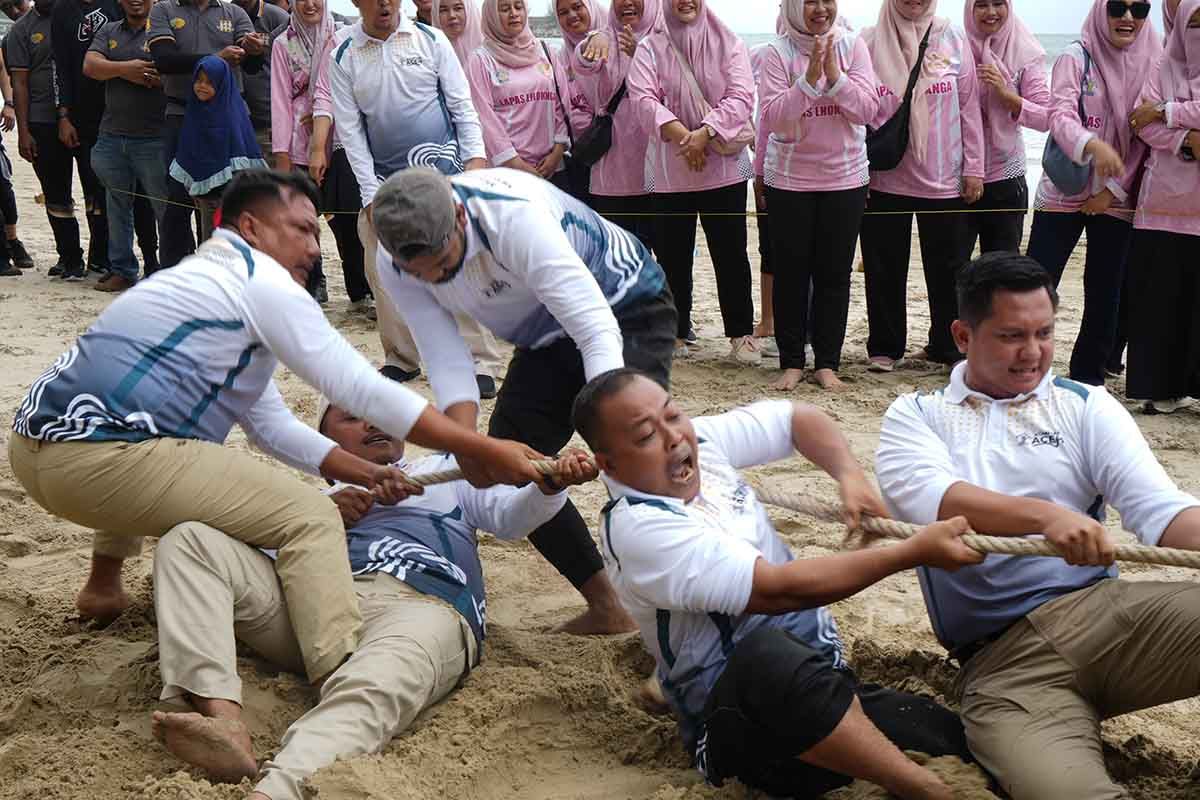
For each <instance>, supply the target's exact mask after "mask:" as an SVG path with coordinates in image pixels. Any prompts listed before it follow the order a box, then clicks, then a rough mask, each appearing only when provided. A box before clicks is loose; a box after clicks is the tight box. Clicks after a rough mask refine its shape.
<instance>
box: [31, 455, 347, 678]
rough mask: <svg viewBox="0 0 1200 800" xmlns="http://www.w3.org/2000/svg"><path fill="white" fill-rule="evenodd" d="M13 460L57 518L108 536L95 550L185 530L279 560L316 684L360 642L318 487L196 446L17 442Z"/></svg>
mask: <svg viewBox="0 0 1200 800" xmlns="http://www.w3.org/2000/svg"><path fill="white" fill-rule="evenodd" d="M8 457H9V461H10V462H11V464H12V470H13V473H14V474H15V475H16V476H17V480H19V481H20V482H21V483H22V485H24V487H25V489H26V490H27V491H28V492H29V494H30V496H31V497H33V499H34V500H35V501H36V502H37V504H38V505H40V506H41V507H42V508H44V509H46V510H47V511H49V512H50V513H51V514H54V515H55V516H58V517H62V518H63V519H67V520H70V521H71V522H74V523H76V524H77V525H83V526H85V527H88V528H93V529H95V530H97V531H104V532H105V533H104V534H102V535H98V536H97V548H96V552H97V553H99V554H101V555H114V556H117V557H123V556H125V555H129V554H134V553H136V552H137V549H138V547H140V541H139V542H136V543H135V544H134V545H131V546H128V547H120V546H117V545H119V542H120V540H122V539H124V540H126V541H130V540H131V537H141V536H163V535H164V534H166V532H167V531H169V530H171V529H172V528H174V527H175V526H176V525H179V524H180V523H182V522H189V521H196V522H202V523H205V524H207V525H211V526H212V527H214V528H216V529H217V530H219V531H221V532H223V533H224V534H226V535H227V536H231V537H233V538H234V539H239V540H241V541H243V542H246V543H247V544H251V545H254V546H256V547H271V548H276V549H278V550H279V563H278V565H277V569H278V572H279V578H280V580H281V581H282V582H283V592H284V594H285V595H286V596H287V598H288V603H289V605H290V606H291V607H292V609H293V610H294V611H295V615H294V617H293V619H294V624H295V629H296V630H295V633H296V638H297V640H298V641H299V642H300V650H301V653H302V654H303V659H304V666H305V669H306V671H307V673H308V677H309V679H310V680H316V679H317V678H320V677H322V676H324V675H327V674H329V673H330V672H332V671H333V670H334V669H336V668H337V666H338V664H340V663H341V662H342V661H343V660H344V659H345V658H346V656H347V655H349V654H350V653H352V652H354V649H355V647H356V646H357V644H358V631H359V628H360V627H361V625H362V618H361V617H360V615H359V611H358V602H357V600H356V598H355V595H354V583H353V579H352V578H351V575H350V564H349V561H348V560H347V558H346V532H345V527H344V526H343V525H342V519H341V515H340V514H339V513H338V510H337V507H336V506H335V505H334V504H333V502H332V501H331V500H330V499H329V498H328V497H325V496H324V495H322V494H321V493H320V492H318V491H316V490H315V489H314V488H313V487H311V486H309V485H307V484H305V483H304V482H302V481H300V480H299V479H297V478H295V477H293V476H291V475H289V474H287V473H286V472H284V471H283V470H281V469H275V468H272V467H270V466H267V465H265V464H263V463H262V462H261V461H259V460H257V459H256V458H254V457H253V456H251V455H249V454H246V453H239V452H237V451H235V450H231V449H229V448H227V447H222V446H221V445H219V444H214V443H212V442H203V441H199V440H196V439H167V438H162V439H150V440H148V441H145V442H138V443H136V444H134V443H129V442H42V441H39V440H36V439H29V438H27V437H25V436H21V435H20V434H17V433H13V434H12V435H11V437H10V438H9V445H8Z"/></svg>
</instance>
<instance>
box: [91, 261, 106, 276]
mask: <svg viewBox="0 0 1200 800" xmlns="http://www.w3.org/2000/svg"><path fill="white" fill-rule="evenodd" d="M87 271H88V272H94V273H96V274H97V275H107V274H108V273H109V272H110V270H109V268H108V265H107V264H96V263H92V262H89V263H88V266H87Z"/></svg>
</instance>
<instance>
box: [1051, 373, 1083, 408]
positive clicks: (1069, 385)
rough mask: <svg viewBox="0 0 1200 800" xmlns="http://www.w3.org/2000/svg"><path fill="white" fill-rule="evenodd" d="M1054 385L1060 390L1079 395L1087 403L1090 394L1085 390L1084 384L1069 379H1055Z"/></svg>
mask: <svg viewBox="0 0 1200 800" xmlns="http://www.w3.org/2000/svg"><path fill="white" fill-rule="evenodd" d="M1054 385H1055V386H1057V387H1058V388H1060V389H1066V390H1067V391H1068V392H1071V393H1073V394H1077V395H1079V396H1080V397H1081V398H1083V402H1085V403H1086V402H1087V399H1088V395H1089V394H1090V392H1089V391H1088V390H1087V389H1086V388H1084V386H1083V384H1081V383H1076V382H1075V381H1073V380H1070V379H1069V378H1063V377H1055V379H1054Z"/></svg>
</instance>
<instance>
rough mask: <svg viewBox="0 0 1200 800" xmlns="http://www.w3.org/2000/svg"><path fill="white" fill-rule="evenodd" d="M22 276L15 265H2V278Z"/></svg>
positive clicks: (0, 264)
mask: <svg viewBox="0 0 1200 800" xmlns="http://www.w3.org/2000/svg"><path fill="white" fill-rule="evenodd" d="M20 274H21V270H19V269H17V267H16V265H15V264H6V263H0V277H4V278H15V277H17V276H19V275H20Z"/></svg>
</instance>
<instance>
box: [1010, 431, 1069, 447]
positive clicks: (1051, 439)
mask: <svg viewBox="0 0 1200 800" xmlns="http://www.w3.org/2000/svg"><path fill="white" fill-rule="evenodd" d="M1017 444H1019V445H1021V446H1022V447H1025V446H1028V447H1041V446H1043V445H1050V446H1051V447H1062V434H1061V433H1059V432H1058V431H1038V432H1037V433H1021V434H1018V435H1017Z"/></svg>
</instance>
